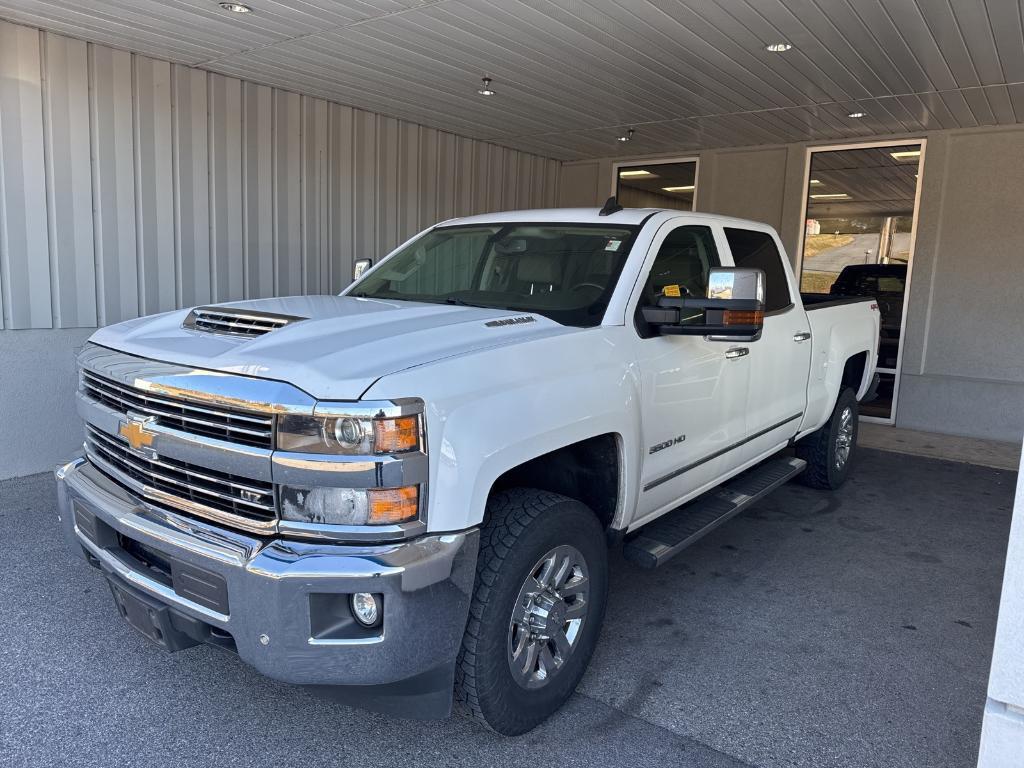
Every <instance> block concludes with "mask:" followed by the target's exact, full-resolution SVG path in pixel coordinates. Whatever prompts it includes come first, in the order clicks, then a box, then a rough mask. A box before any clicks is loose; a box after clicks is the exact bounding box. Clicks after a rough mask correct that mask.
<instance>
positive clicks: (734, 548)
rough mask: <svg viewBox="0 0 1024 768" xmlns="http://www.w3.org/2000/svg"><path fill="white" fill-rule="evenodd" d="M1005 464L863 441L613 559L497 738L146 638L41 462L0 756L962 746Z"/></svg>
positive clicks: (20, 583) (890, 759) (209, 651)
mask: <svg viewBox="0 0 1024 768" xmlns="http://www.w3.org/2000/svg"><path fill="white" fill-rule="evenodd" d="M1015 478H1016V476H1015V474H1014V473H1013V472H1009V471H1005V470H998V469H991V468H983V467H976V466H971V465H963V464H952V463H948V462H944V461H939V460H935V459H923V458H917V457H912V456H905V455H899V454H895V453H885V452H881V451H869V450H864V451H862V452H861V455H860V461H859V465H858V466H857V467H856V468H855V470H854V473H853V476H852V478H851V480H850V481H849V482H848V483H847V485H846V486H845V487H844V488H843V489H842V490H841V491H839V492H838V493H835V494H827V493H822V492H817V491H811V490H808V489H805V488H801V487H798V486H792V485H791V486H786V487H784V488H782V489H781V490H779V491H777V492H776V493H775V494H774V495H772V496H771V497H769V498H768V499H766V500H765V501H764V502H762V503H761V504H760V505H758V506H757V507H755V508H753V509H752V510H750V511H749V512H748V513H746V514H744V515H742V516H740V517H739V518H737V519H735V520H733V521H731V522H730V523H729V524H727V525H726V526H723V527H722V528H721V529H719V530H718V531H716V532H715V533H713V534H712V535H710V536H708V537H707V538H705V539H704V540H703V541H701V542H700V543H698V544H697V545H696V546H694V547H693V548H691V549H690V550H688V551H687V552H686V553H684V554H683V555H681V556H680V557H678V558H676V559H675V560H673V561H672V562H670V563H669V564H668V565H666V566H665V567H663V568H661V569H658V570H656V571H650V572H646V571H640V570H637V569H635V568H633V567H632V566H631V565H629V564H627V563H626V562H624V561H623V560H622V559H621V558H619V557H617V556H616V557H614V558H613V560H612V562H613V568H612V574H611V583H612V588H611V597H610V604H609V609H608V615H607V619H606V623H605V628H604V632H603V635H602V638H601V642H600V644H599V647H598V650H597V653H596V655H595V657H594V660H593V663H592V665H591V668H590V671H589V672H588V673H587V675H586V677H585V678H584V680H583V683H582V684H581V686H580V688H579V690H578V691H577V693H576V695H575V696H574V697H573V698H572V700H571V701H570V702H569V704H568V705H567V706H566V707H565V708H564V709H563V710H562V711H561V712H560V713H559V714H558V715H557V716H555V717H554V718H552V719H551V720H550V721H549V722H548V723H546V724H544V725H543V726H541V727H540V728H538V729H537V730H535V731H533V732H531V733H529V734H527V735H525V736H522V737H519V738H516V739H505V738H501V737H498V736H495V735H493V734H491V733H489V732H488V731H486V730H484V729H482V728H480V727H478V726H477V725H475V724H473V723H471V722H469V721H467V720H464V719H461V718H458V717H456V718H452V719H450V720H447V721H443V722H417V721H407V720H397V719H391V718H388V717H384V716H382V715H377V714H372V713H368V712H365V711H362V710H358V709H351V708H347V707H345V706H342V705H340V704H336V703H332V702H328V701H325V700H322V699H319V698H317V697H315V696H313V695H311V694H309V693H307V692H306V691H303V690H299V689H295V688H292V687H290V686H288V685H284V684H280V683H276V682H273V681H271V680H267V679H266V678H263V677H261V676H260V675H259V674H257V673H256V672H255V671H253V670H252V669H250V668H248V667H247V666H246V665H244V664H242V663H241V662H240V661H239V660H238V659H237V658H236V657H234V656H233V655H231V654H230V653H228V652H225V651H221V650H219V649H216V648H212V647H199V648H192V649H189V650H187V651H183V652H181V653H178V654H166V653H164V652H162V651H160V650H159V649H157V648H156V647H154V646H152V645H150V644H149V643H148V641H146V640H145V639H144V638H143V637H141V636H140V635H138V634H137V633H135V632H134V631H133V630H132V629H130V628H129V627H128V626H127V625H126V624H125V623H124V622H123V621H122V620H121V619H120V617H119V616H118V615H117V613H116V611H115V609H114V606H113V604H112V601H111V598H110V594H109V592H108V591H107V587H106V585H105V582H104V581H103V579H102V577H101V576H100V574H99V573H98V572H97V571H95V570H94V569H92V568H90V567H89V566H88V565H86V564H85V563H84V562H83V561H82V560H79V559H75V558H73V557H72V556H71V555H70V554H69V553H68V552H67V551H66V550H65V548H64V543H63V540H62V539H61V537H60V536H59V535H58V529H57V523H56V519H55V515H56V508H55V494H54V485H53V480H52V478H51V477H50V476H49V475H35V476H32V477H28V478H22V479H17V480H8V481H2V482H0V524H2V526H3V530H4V531H5V532H6V534H5V544H6V546H5V547H4V549H3V553H4V554H3V560H4V571H3V578H2V579H0V683H2V687H0V765H2V766H4V767H5V768H6V767H7V766H11V768H13V767H14V766H60V765H76V766H77V765H83V766H85V765H90V766H104V767H106V766H125V767H127V766H145V767H146V768H159V767H160V766H175V767H176V768H177V767H182V768H184V767H185V766H236V765H238V766H245V765H252V766H261V767H266V766H275V767H276V766H303V768H310V767H311V766H324V765H352V766H403V767H407V766H409V765H411V764H414V765H416V766H434V765H437V766H462V765H465V766H492V765H493V766H504V765H509V766H515V767H516V768H522V766H524V765H529V766H549V765H550V766H556V765H557V766H560V767H562V768H564V767H565V766H631V765H644V766H656V765H671V766H679V767H682V766H687V767H688V766H715V767H716V768H717V767H722V768H732V767H735V766H750V765H753V766H765V768H768V767H769V766H770V767H771V768H776V767H777V766H801V767H804V766H807V767H808V768H809V767H810V766H813V767H814V768H823V767H825V766H872V767H873V768H874V767H877V768H882V767H884V766H900V767H901V768H902V767H903V766H912V765H913V766H917V765H920V766H929V768H941V767H943V766H971V765H973V764H974V762H975V759H976V758H975V756H976V754H977V748H978V739H979V734H980V726H981V717H982V709H983V705H984V701H985V687H986V682H987V675H988V668H989V662H990V657H991V647H992V639H993V636H994V632H995V620H996V611H997V607H998V599H999V590H1000V584H1001V578H1002V570H1003V558H1004V554H1005V549H1006V540H1007V535H1008V531H1009V523H1010V515H1011V506H1012V496H1013V488H1014V483H1015Z"/></svg>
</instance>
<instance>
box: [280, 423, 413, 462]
mask: <svg viewBox="0 0 1024 768" xmlns="http://www.w3.org/2000/svg"><path fill="white" fill-rule="evenodd" d="M277 448H278V450H281V451H292V452H295V453H338V454H352V455H363V456H367V455H371V454H384V453H407V452H409V451H416V450H419V448H420V417H419V415H415V414H414V415H412V416H396V417H393V418H366V417H363V416H295V415H284V416H280V417H278V423H277Z"/></svg>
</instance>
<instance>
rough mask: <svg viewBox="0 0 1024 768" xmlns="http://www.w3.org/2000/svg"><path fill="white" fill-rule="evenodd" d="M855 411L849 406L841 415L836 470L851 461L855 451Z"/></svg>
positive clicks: (837, 435)
mask: <svg viewBox="0 0 1024 768" xmlns="http://www.w3.org/2000/svg"><path fill="white" fill-rule="evenodd" d="M853 427H854V424H853V409H852V408H850V407H849V406H847V407H846V408H844V409H843V412H842V413H841V414H840V415H839V430H838V432H837V433H836V469H842V468H843V467H845V466H846V462H847V461H849V460H850V451H851V450H852V449H853Z"/></svg>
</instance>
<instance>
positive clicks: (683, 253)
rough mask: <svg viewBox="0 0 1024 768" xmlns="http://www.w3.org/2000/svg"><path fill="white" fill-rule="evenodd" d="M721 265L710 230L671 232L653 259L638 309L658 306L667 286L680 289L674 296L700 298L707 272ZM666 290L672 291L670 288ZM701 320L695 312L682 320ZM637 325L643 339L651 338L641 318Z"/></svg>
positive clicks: (687, 229) (702, 228) (705, 287)
mask: <svg viewBox="0 0 1024 768" xmlns="http://www.w3.org/2000/svg"><path fill="white" fill-rule="evenodd" d="M720 265H721V262H720V261H719V259H718V249H717V248H715V237H714V235H713V234H712V232H711V229H710V228H708V227H699V226H685V227H678V228H676V229H674V230H672V231H671V232H669V234H668V237H666V238H665V240H664V242H662V244H661V247H660V248H659V249H658V254H657V256H655V257H654V263H653V264H652V265H651V272H650V274H649V275H648V276H647V282H646V283H645V284H644V290H643V294H642V295H641V297H640V302H639V304H638V305H637V306H638V308H639V307H641V306H652V305H654V304H657V303H658V297H660V296H662V295H663V294H664V291H665V288H666V287H669V286H673V287H674V286H678V287H679V293H678V294H675V295H682V296H693V297H696V298H703V297H704V296H705V295H706V294H707V289H708V273H709V272H710V270H711V268H712V267H717V266H720ZM669 290H670V292H672V288H669ZM700 318H701V314H700V313H698V314H696V315H694V316H693V317H691V318H685V319H684V320H683V322H684V323H685V322H697V321H699V320H700ZM637 326H638V328H639V329H640V332H641V335H642V336H644V337H647V336H648V335H654V334H648V333H647V330H648V329H647V328H646V324H645V323H644V322H643V320H642V319H639V318H638V321H637Z"/></svg>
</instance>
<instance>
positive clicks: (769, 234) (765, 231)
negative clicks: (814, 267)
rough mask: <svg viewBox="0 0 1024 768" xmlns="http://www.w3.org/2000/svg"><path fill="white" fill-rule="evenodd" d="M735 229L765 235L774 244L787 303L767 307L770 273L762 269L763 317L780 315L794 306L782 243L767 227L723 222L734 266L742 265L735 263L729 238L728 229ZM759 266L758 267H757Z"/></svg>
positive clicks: (725, 238) (724, 237)
mask: <svg viewBox="0 0 1024 768" xmlns="http://www.w3.org/2000/svg"><path fill="white" fill-rule="evenodd" d="M730 229H733V230H737V231H738V232H753V233H756V234H759V235H764V236H765V237H767V238H768V239H769V240H770V241H771V242H772V244H773V245H774V246H775V255H776V258H777V259H778V264H779V269H780V270H781V271H782V277H783V282H784V283H785V286H786V298H787V300H788V303H786V304H784V305H783V306H780V307H777V308H775V309H771V310H769V309H768V296H769V285H768V281H769V278H770V275H769V274H768V272H767V270H763V271H764V273H765V274H764V297H765V313H764V314H765V317H771V316H773V315H781V314H784V313H786V312H789V311H790V310H792V309H793V308H794V307H795V306H796V300H795V299H794V297H793V288H794V286H793V281H792V280H791V279H790V274H789V272H787V270H786V264H785V262H786V257H785V256H784V255H783V254H785V250H784V249H783V247H782V243H781V242H780V241H779V238H778V236H777V235H776V234H775V233H774V232H772V231H771V230H769V229H760V228H758V227H751V226H740V225H738V224H723V225H722V238H723V239H724V240H725V243H726V245H727V246H728V248H729V258H730V260H731V261H732V265H733V266H734V267H741V266H742V265H740V264H737V263H736V254H735V252H734V251H733V247H732V242H731V241H730V240H729V230H730ZM758 268H759V267H758Z"/></svg>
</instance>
